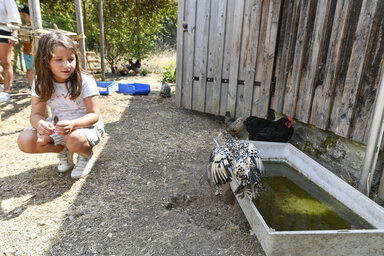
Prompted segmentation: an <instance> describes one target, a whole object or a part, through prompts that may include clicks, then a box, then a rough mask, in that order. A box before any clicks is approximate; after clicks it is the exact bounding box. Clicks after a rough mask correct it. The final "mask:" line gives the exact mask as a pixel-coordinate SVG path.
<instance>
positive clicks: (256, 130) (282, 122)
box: [244, 116, 293, 142]
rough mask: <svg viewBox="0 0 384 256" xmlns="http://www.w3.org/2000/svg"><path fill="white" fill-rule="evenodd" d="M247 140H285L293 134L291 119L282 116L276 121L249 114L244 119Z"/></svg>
mask: <svg viewBox="0 0 384 256" xmlns="http://www.w3.org/2000/svg"><path fill="white" fill-rule="evenodd" d="M244 125H245V127H246V129H247V132H248V133H249V136H248V139H249V140H259V141H273V142H287V141H289V139H290V138H291V137H292V135H293V119H292V118H291V117H290V116H286V117H282V118H280V119H278V120H277V121H272V120H267V119H264V118H260V117H256V116H249V117H247V119H245V121H244Z"/></svg>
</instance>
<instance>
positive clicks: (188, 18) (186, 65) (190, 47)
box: [176, 0, 196, 109]
mask: <svg viewBox="0 0 384 256" xmlns="http://www.w3.org/2000/svg"><path fill="white" fill-rule="evenodd" d="M184 10H185V11H184V22H183V23H182V26H181V27H183V32H184V33H183V35H184V40H183V42H184V48H183V50H182V52H183V66H182V79H183V80H182V81H183V82H182V87H181V88H182V91H181V98H182V101H181V105H182V106H183V107H184V108H186V109H192V95H193V92H192V90H193V79H192V78H193V67H194V65H193V63H194V56H195V33H196V0H184ZM184 26H186V28H184ZM176 76H177V74H176Z"/></svg>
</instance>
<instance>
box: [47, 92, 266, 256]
mask: <svg viewBox="0 0 384 256" xmlns="http://www.w3.org/2000/svg"><path fill="white" fill-rule="evenodd" d="M110 104H120V105H125V104H126V109H125V111H124V112H123V114H122V116H121V118H120V119H119V120H118V121H116V122H113V123H106V126H105V130H106V133H107V136H106V137H105V138H104V145H100V146H98V147H102V151H101V153H100V155H99V157H98V159H97V162H96V164H95V167H94V169H93V172H92V173H91V175H90V176H89V177H88V178H87V180H86V182H85V183H84V185H83V187H82V188H81V191H80V193H79V194H78V196H77V198H76V200H75V202H74V203H73V205H72V207H71V209H70V212H81V213H82V214H79V215H76V216H73V217H72V218H67V219H66V221H64V222H63V224H62V226H61V228H60V231H59V233H58V234H57V237H56V238H55V239H54V242H53V243H52V244H51V246H50V248H49V250H48V251H49V253H47V254H49V255H51V254H52V255H96V254H99V255H251V254H252V255H258V253H259V255H264V254H263V252H262V249H261V248H260V245H259V243H258V242H257V240H256V238H254V237H252V236H250V235H249V226H248V224H247V222H246V220H245V217H244V216H243V215H242V213H240V214H239V213H235V212H236V211H234V210H233V206H231V205H227V204H224V203H223V200H222V195H215V191H216V189H215V188H214V187H210V186H209V185H208V184H207V182H206V180H205V177H204V172H205V167H206V164H207V162H208V158H209V154H210V151H211V149H212V148H213V146H214V143H213V140H212V138H213V137H214V136H216V135H217V132H218V131H219V130H220V128H222V127H223V121H222V119H220V118H217V117H214V116H211V115H207V114H201V113H197V112H193V111H188V110H184V109H180V108H177V107H176V106H175V104H174V98H172V99H159V98H158V96H157V95H153V94H152V93H151V95H150V96H137V97H134V98H133V99H131V100H130V101H129V102H128V100H127V101H126V102H125V101H121V102H118V103H113V102H110ZM108 114H113V113H104V114H103V115H104V116H106V115H108ZM105 119H107V118H105Z"/></svg>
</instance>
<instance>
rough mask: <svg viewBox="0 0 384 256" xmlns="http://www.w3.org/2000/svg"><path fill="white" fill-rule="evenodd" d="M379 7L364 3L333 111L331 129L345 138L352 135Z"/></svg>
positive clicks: (370, 0) (369, 0)
mask: <svg viewBox="0 0 384 256" xmlns="http://www.w3.org/2000/svg"><path fill="white" fill-rule="evenodd" d="M377 5H378V0H364V1H363V5H362V7H361V12H360V18H359V22H358V24H357V30H356V33H355V36H354V43H353V48H352V54H351V57H350V61H349V66H348V72H347V76H346V79H345V83H344V90H343V93H342V95H341V101H338V102H336V103H337V104H335V105H334V107H333V109H332V113H331V119H332V120H335V121H334V122H331V124H332V125H331V127H330V128H331V130H334V131H335V133H336V134H338V135H341V136H343V137H348V136H349V134H350V126H351V118H352V114H353V111H354V109H355V107H356V97H357V93H358V89H359V85H360V81H361V75H362V73H363V66H364V63H365V59H366V56H367V47H368V42H369V37H370V33H371V31H372V25H373V18H374V13H375V10H376V8H377Z"/></svg>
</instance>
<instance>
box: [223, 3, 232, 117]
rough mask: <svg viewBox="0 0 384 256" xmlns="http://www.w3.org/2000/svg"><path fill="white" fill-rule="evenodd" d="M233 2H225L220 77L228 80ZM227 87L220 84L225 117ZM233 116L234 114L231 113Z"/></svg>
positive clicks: (226, 84) (225, 84) (224, 84)
mask: <svg viewBox="0 0 384 256" xmlns="http://www.w3.org/2000/svg"><path fill="white" fill-rule="evenodd" d="M234 10H235V1H231V0H227V11H226V19H225V40H224V55H223V67H222V74H221V77H222V78H223V79H228V80H229V70H230V66H231V52H232V39H233V37H232V31H233V20H234V14H235V13H234ZM228 85H229V83H228V82H226V83H224V82H223V83H221V95H220V115H221V116H223V115H225V112H226V111H227V100H228ZM233 114H235V113H233Z"/></svg>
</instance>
